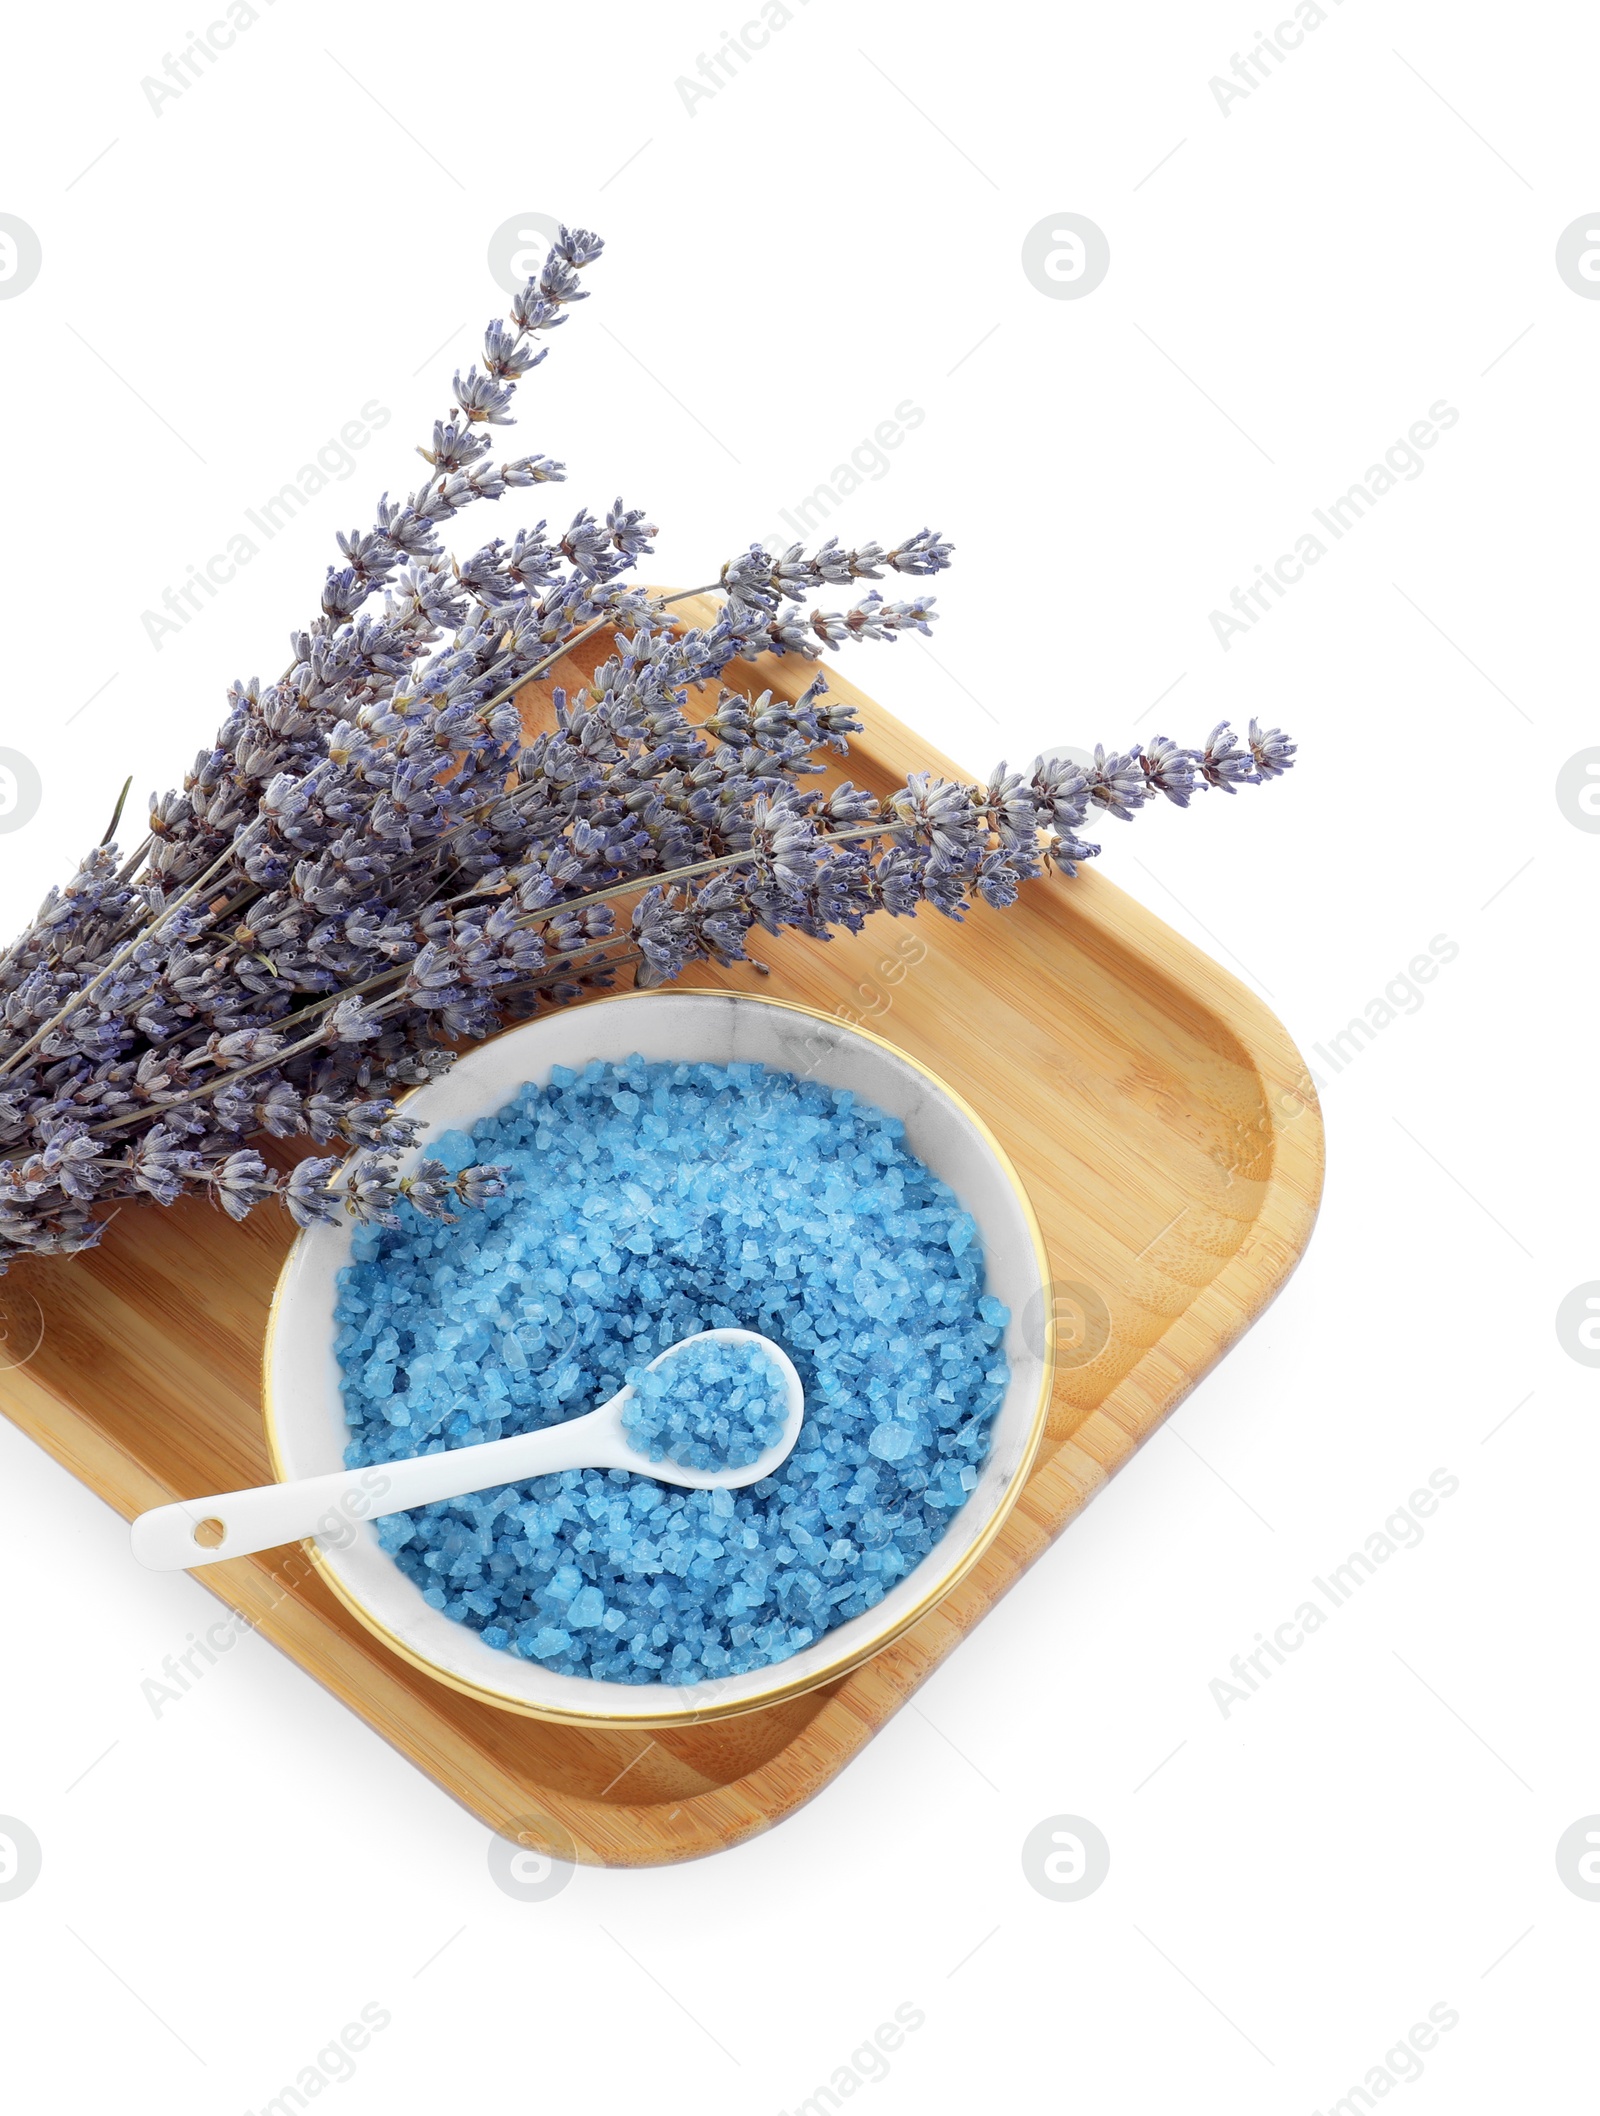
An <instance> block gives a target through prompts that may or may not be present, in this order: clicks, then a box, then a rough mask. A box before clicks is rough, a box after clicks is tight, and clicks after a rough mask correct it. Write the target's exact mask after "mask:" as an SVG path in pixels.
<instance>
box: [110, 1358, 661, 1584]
mask: <svg viewBox="0 0 1600 2116" xmlns="http://www.w3.org/2000/svg"><path fill="white" fill-rule="evenodd" d="M628 1393H629V1391H628V1390H626V1389H624V1390H623V1391H622V1392H621V1394H620V1395H618V1396H614V1397H613V1398H612V1399H611V1401H610V1402H609V1403H603V1404H601V1406H600V1408H599V1409H598V1410H595V1411H590V1412H589V1413H588V1415H587V1416H586V1417H583V1418H570V1419H568V1420H567V1421H566V1422H565V1423H564V1424H562V1425H552V1426H547V1427H546V1428H545V1429H544V1430H543V1431H542V1432H537V1433H514V1434H513V1435H512V1436H511V1437H510V1438H509V1439H507V1440H485V1441H483V1442H481V1443H480V1444H479V1445H478V1446H476V1447H454V1448H446V1449H445V1450H444V1451H443V1452H442V1453H440V1454H437V1455H412V1456H408V1457H407V1458H406V1459H405V1460H403V1461H400V1462H383V1463H378V1464H375V1465H374V1466H373V1467H372V1468H370V1469H349V1470H343V1469H342V1470H333V1471H330V1472H329V1473H328V1474H327V1475H326V1476H322V1477H302V1478H301V1479H299V1481H298V1482H295V1483H289V1484H258V1485H256V1486H255V1487H254V1488H253V1489H252V1490H249V1491H231V1492H214V1493H212V1495H211V1496H210V1497H209V1498H205V1499H177V1500H174V1501H173V1503H172V1504H171V1505H170V1506H156V1507H152V1508H151V1509H150V1511H149V1512H148V1513H142V1514H140V1515H139V1516H138V1518H137V1519H136V1520H135V1521H134V1523H133V1525H132V1531H131V1533H132V1540H133V1554H134V1556H135V1557H136V1558H137V1559H138V1560H139V1563H140V1564H141V1565H147V1566H149V1567H150V1569H151V1570H152V1571H153V1572H177V1571H181V1570H183V1569H185V1568H187V1567H189V1566H193V1565H216V1564H220V1563H222V1562H223V1561H224V1560H225V1559H227V1558H243V1557H248V1556H249V1555H250V1553H251V1552H252V1551H256V1550H271V1549H273V1548H274V1547H275V1546H276V1545H277V1544H280V1543H295V1542H298V1541H299V1540H300V1539H301V1538H302V1537H304V1536H316V1537H317V1538H318V1539H319V1541H321V1542H323V1543H326V1544H328V1545H329V1546H331V1547H333V1548H341V1547H343V1546H344V1545H345V1544H348V1543H350V1542H351V1541H353V1540H354V1537H355V1534H356V1531H357V1528H358V1527H359V1525H360V1523H361V1522H362V1521H371V1520H376V1519H377V1517H378V1516H379V1515H380V1514H397V1513H403V1512H404V1511H405V1509H406V1508H407V1507H410V1506H427V1505H429V1504H431V1502H432V1501H434V1500H435V1499H459V1498H462V1497H464V1496H465V1495H466V1494H467V1493H469V1492H477V1491H494V1490H498V1489H499V1488H500V1487H501V1486H502V1485H506V1484H521V1483H523V1482H525V1481H526V1480H527V1479H528V1478H529V1477H546V1476H549V1475H551V1474H552V1473H553V1472H554V1471H556V1470H563V1469H613V1468H621V1467H623V1466H624V1465H625V1464H626V1463H627V1462H628V1461H629V1460H630V1457H629V1455H628V1453H627V1450H626V1447H625V1445H623V1444H620V1443H621V1433H620V1428H619V1424H618V1420H617V1417H616V1410H617V1406H618V1404H619V1403H620V1402H621V1400H622V1396H626V1395H627V1394H628ZM219 1528H220V1530H221V1534H220V1535H219V1534H218V1533H217V1530H218V1529H219Z"/></svg>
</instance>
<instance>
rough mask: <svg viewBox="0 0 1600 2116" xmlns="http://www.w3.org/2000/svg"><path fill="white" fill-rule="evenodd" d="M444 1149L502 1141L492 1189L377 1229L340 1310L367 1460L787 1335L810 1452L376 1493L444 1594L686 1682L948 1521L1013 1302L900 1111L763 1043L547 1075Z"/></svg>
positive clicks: (384, 1536)
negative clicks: (722, 1335) (1000, 1290)
mask: <svg viewBox="0 0 1600 2116" xmlns="http://www.w3.org/2000/svg"><path fill="white" fill-rule="evenodd" d="M430 1151H433V1152H436V1153H438V1154H439V1155H440V1157H441V1158H444V1159H445V1160H446V1163H447V1165H453V1164H454V1163H456V1162H457V1161H459V1162H460V1165H462V1166H467V1165H469V1164H470V1163H471V1162H473V1161H492V1162H498V1163H501V1164H502V1165H504V1166H505V1167H506V1169H507V1171H508V1177H507V1188H506V1194H505V1195H504V1196H503V1197H499V1198H495V1199H491V1200H490V1202H489V1203H488V1204H487V1205H486V1206H485V1207H484V1208H483V1209H482V1210H480V1211H474V1212H471V1213H466V1214H463V1215H462V1217H461V1218H460V1220H459V1221H457V1222H456V1223H455V1224H454V1225H443V1224H441V1223H440V1222H439V1221H437V1220H428V1219H424V1218H423V1217H422V1216H421V1215H420V1214H418V1213H416V1212H414V1211H413V1210H412V1208H411V1207H410V1206H402V1208H401V1224H400V1225H399V1226H398V1227H395V1228H392V1229H383V1230H362V1237H363V1238H362V1239H361V1240H359V1241H358V1243H357V1245H356V1246H355V1247H354V1249H353V1251H352V1254H353V1256H354V1259H355V1260H354V1261H353V1262H352V1263H351V1264H350V1265H349V1266H348V1267H347V1268H346V1270H345V1271H344V1272H343V1273H342V1274H341V1278H340V1287H339V1298H338V1306H337V1310H336V1321H337V1339H336V1350H337V1354H338V1359H339V1364H340V1370H341V1375H342V1381H343V1393H344V1402H345V1411H346V1416H347V1418H348V1422H349V1427H350V1432H351V1436H352V1437H351V1444H350V1446H349V1447H348V1448H347V1450H346V1454H345V1460H346V1462H347V1464H348V1465H349V1466H350V1467H352V1468H360V1467H364V1466H366V1465H368V1464H372V1463H381V1462H389V1461H394V1460H397V1459H399V1458H400V1457H403V1456H408V1455H416V1454H435V1453H438V1452H439V1451H440V1450H442V1449H445V1448H451V1447H459V1446H466V1445H470V1444H471V1443H473V1442H475V1441H480V1440H496V1439H499V1438H501V1437H502V1436H504V1435H505V1434H508V1433H517V1432H526V1431H529V1430H532V1429H534V1428H538V1427H543V1426H549V1425H555V1424H558V1423H560V1422H561V1421H562V1420H564V1419H567V1418H573V1417H577V1416H579V1415H581V1414H582V1413H583V1412H585V1411H588V1410H591V1409H593V1408H594V1406H595V1405H597V1404H599V1403H602V1402H604V1401H605V1400H606V1398H607V1397H609V1396H613V1395H615V1394H616V1392H617V1391H618V1390H619V1389H620V1388H621V1387H622V1386H623V1384H624V1382H625V1381H626V1380H627V1379H628V1377H629V1376H630V1375H633V1374H636V1373H637V1372H638V1371H639V1370H640V1369H641V1368H643V1367H644V1366H646V1365H647V1364H648V1363H649V1361H651V1360H652V1359H654V1358H655V1357H656V1356H657V1355H658V1354H659V1353H661V1352H663V1351H665V1350H667V1349H668V1347H669V1346H672V1345H675V1344H677V1343H679V1342H680V1340H682V1339H683V1338H685V1337H690V1336H693V1335H694V1334H696V1333H697V1332H699V1331H702V1330H707V1329H717V1328H744V1329H749V1330H755V1331H759V1332H761V1333H762V1334H763V1335H764V1336H767V1337H770V1338H772V1339H773V1340H774V1341H775V1342H776V1343H777V1344H780V1345H781V1346H782V1347H783V1349H784V1350H785V1351H786V1352H787V1353H788V1355H789V1357H790V1358H791V1359H792V1360H793V1361H794V1363H795V1366H796V1367H797V1369H798V1370H799V1373H800V1378H801V1381H802V1383H803V1385H804V1388H805V1396H806V1415H805V1423H804V1425H803V1427H802V1429H801V1434H800V1439H799V1442H798V1444H797V1446H796V1447H795V1450H794V1452H793V1453H792V1454H791V1455H790V1456H789V1458H788V1460H787V1461H786V1462H785V1463H784V1464H783V1466H782V1467H781V1469H780V1470H779V1471H778V1473H777V1474H776V1475H775V1476H772V1477H763V1478H762V1479H760V1480H759V1481H758V1482H757V1483H755V1484H751V1485H747V1486H746V1487H745V1488H744V1489H743V1490H740V1491H689V1490H684V1489H682V1488H678V1487H674V1486H671V1485H666V1484H662V1483H660V1482H658V1481H657V1480H656V1479H654V1478H651V1477H646V1476H635V1475H632V1474H631V1473H629V1472H628V1471H625V1470H568V1471H564V1472H562V1473H561V1474H560V1475H558V1476H549V1477H536V1478H533V1479H532V1480H530V1481H529V1482H527V1483H525V1484H520V1485H510V1486H506V1487H505V1488H503V1489H501V1490H498V1491H485V1492H478V1493H475V1494H473V1495H472V1496H471V1497H468V1498H464V1499H451V1500H443V1501H440V1502H438V1503H436V1504H434V1505H432V1506H424V1507H419V1508H416V1509H414V1510H413V1511H411V1512H409V1513H404V1514H391V1515H389V1516H388V1517H387V1518H385V1519H383V1520H381V1521H380V1522H379V1523H378V1524H377V1532H378V1536H379V1540H380V1542H381V1543H382V1545H383V1547H384V1548H385V1549H386V1550H388V1551H390V1552H391V1553H392V1555H393V1557H394V1559H395V1562H396V1564H398V1565H399V1566H400V1567H401V1568H402V1570H403V1571H404V1572H405V1573H406V1574H407V1575H408V1576H409V1577H410V1578H411V1579H412V1580H414V1581H415V1582H416V1584H417V1586H418V1587H419V1588H420V1590H421V1591H422V1594H423V1598H424V1600H425V1601H426V1602H428V1603H429V1604H430V1606H432V1607H433V1608H436V1609H440V1610H443V1611H444V1613H445V1614H446V1615H447V1616H450V1617H452V1618H454V1619H455V1620H456V1621H457V1622H460V1623H464V1624H468V1625H470V1626H472V1628H474V1629H475V1630H477V1631H479V1632H480V1633H481V1635H482V1636H483V1638H484V1640H485V1641H486V1643H487V1644H489V1645H490V1646H493V1647H496V1648H499V1649H500V1650H502V1651H504V1652H507V1653H510V1654H514V1655H518V1656H520V1657H522V1658H524V1659H530V1660H534V1661H537V1662H539V1663H540V1664H541V1665H543V1666H545V1667H548V1668H552V1669H554V1670H556V1671H557V1672H559V1673H562V1674H567V1675H579V1676H590V1677H593V1678H595V1679H597V1680H601V1681H607V1682H624V1683H634V1684H638V1683H651V1682H672V1683H692V1682H698V1681H703V1680H706V1679H707V1678H710V1677H716V1676H727V1675H735V1674H741V1673H744V1672H745V1671H747V1670H749V1669H753V1668H760V1667H764V1666H767V1665H768V1664H770V1663H772V1662H776V1661H781V1660H784V1659H786V1658H787V1657H788V1656H789V1655H791V1654H793V1653H797V1652H799V1651H800V1650H801V1649H802V1648H803V1647H805V1646H808V1645H810V1644H811V1643H812V1642H813V1640H815V1639H818V1638H820V1637H822V1636H823V1635H824V1634H825V1633H826V1632H827V1631H829V1630H830V1629H832V1627H833V1626H834V1625H836V1624H840V1623H843V1622H845V1621H846V1620H847V1619H849V1618H850V1617H853V1616H858V1615H860V1614H862V1613H863V1612H864V1611H865V1610H868V1609H870V1608H872V1607H873V1606H874V1604H876V1603H877V1602H879V1601H881V1600H882V1598H883V1596H884V1595H885V1594H886V1593H887V1592H888V1591H889V1589H890V1588H891V1587H892V1586H893V1585H894V1583H895V1582H896V1580H898V1579H901V1578H903V1577H904V1575H905V1574H906V1573H908V1572H910V1571H911V1570H912V1568H913V1567H914V1566H915V1565H917V1564H918V1563H919V1562H920V1561H921V1559H922V1558H924V1557H925V1556H926V1555H927V1554H928V1552H929V1551H930V1550H931V1549H932V1548H933V1547H934V1545H935V1544H936V1543H937V1542H938V1541H939V1539H940V1537H941V1536H942V1535H943V1534H944V1533H945V1530H946V1529H947V1528H948V1526H949V1523H950V1519H951V1516H952V1514H953V1513H954V1511H955V1510H956V1509H957V1508H959V1507H960V1506H962V1505H964V1504H965V1502H966V1500H967V1497H968V1496H969V1494H970V1493H971V1491H972V1490H973V1488H974V1486H975V1485H976V1483H977V1480H978V1473H979V1471H980V1469H981V1468H982V1465H983V1463H984V1461H985V1459H986V1458H987V1455H988V1450H989V1436H990V1426H991V1423H992V1420H993V1417H994V1413H995V1410H996V1408H997V1407H998V1405H999V1403H1000V1401H1001V1398H1002V1397H1003V1395H1004V1393H1005V1388H1006V1384H1007V1380H1008V1369H1007V1366H1006V1360H1005V1354H1004V1350H1003V1348H1002V1347H1003V1338H1004V1332H1005V1327H1006V1324H1007V1322H1008V1321H1009V1320H1010V1317H1009V1314H1008V1311H1007V1310H1006V1308H1005V1305H1004V1304H1003V1303H1002V1302H1001V1301H999V1300H997V1299H996V1298H995V1297H994V1296H993V1295H992V1294H990V1293H987V1292H986V1291H985V1286H984V1271H983V1255H982V1245H981V1242H980V1240H979V1238H978V1231H977V1227H976V1223H975V1222H974V1221H973V1219H972V1217H971V1215H970V1214H968V1213H966V1212H965V1211H964V1210H963V1209H962V1206H961V1202H960V1200H959V1199H958V1198H957V1197H956V1196H955V1194H954V1193H953V1192H952V1191H951V1190H950V1189H949V1187H948V1186H947V1185H946V1184H944V1183H942V1182H940V1181H939V1180H938V1178H937V1177H935V1176H934V1175H932V1174H931V1173H930V1172H929V1170H928V1169H926V1168H925V1167H924V1166H923V1165H922V1164H921V1162H919V1161H918V1160H917V1159H916V1158H915V1157H914V1156H913V1155H912V1154H911V1153H910V1152H908V1151H907V1149H906V1146H905V1139H904V1127H903V1126H902V1125H901V1124H900V1122H899V1121H898V1120H897V1119H896V1118H893V1117H891V1116H888V1115H886V1114H885V1112H883V1111H882V1110H879V1109H875V1108H873V1107H872V1106H871V1105H870V1104H868V1103H863V1102H860V1101H858V1100H857V1099H856V1097H855V1096H854V1095H852V1094H851V1093H849V1092H848V1091H847V1090H844V1089H834V1088H828V1087H824V1086H822V1085H821V1084H820V1083H818V1082H816V1081H813V1080H804V1079H800V1078H797V1077H796V1076H795V1075H793V1074H790V1073H784V1072H776V1071H770V1070H768V1069H766V1068H765V1067H762V1066H759V1065H746V1064H740V1065H729V1066H713V1065H688V1064H659V1063H652V1064H647V1063H646V1062H645V1061H644V1060H643V1059H642V1058H639V1057H632V1058H629V1059H627V1060H626V1061H624V1062H623V1063H622V1064H620V1065H613V1064H608V1063H605V1062H602V1061H600V1060H595V1061H593V1062H591V1063H590V1064H589V1065H587V1066H586V1067H584V1068H583V1070H582V1072H581V1073H580V1072H576V1071H573V1070H571V1069H569V1068H566V1067H559V1066H558V1067H556V1068H555V1069H554V1070H553V1071H552V1074H551V1078H550V1082H549V1084H548V1085H547V1086H543V1087H539V1086H529V1087H526V1088H524V1089H523V1090H522V1091H521V1093H520V1094H518V1095H517V1096H516V1097H515V1098H514V1099H513V1100H512V1101H510V1102H509V1103H507V1105H506V1106H505V1107H504V1108H503V1109H501V1110H500V1111H498V1112H497V1113H496V1114H495V1115H494V1116H492V1117H488V1118H485V1119H483V1120H482V1121H481V1122H479V1123H478V1124H476V1125H474V1126H473V1128H472V1131H471V1134H470V1136H469V1135H468V1134H467V1133H465V1132H456V1133H449V1134H446V1135H445V1138H444V1139H443V1140H441V1141H436V1142H434V1143H433V1144H432V1146H431V1147H430ZM674 1364H675V1362H669V1363H668V1368H669V1369H670V1367H671V1366H672V1365H674ZM769 1364H770V1363H769ZM700 1394H701V1400H702V1402H705V1403H710V1402H711V1401H712V1399H711V1397H710V1396H709V1393H708V1392H707V1391H706V1390H704V1389H702V1390H701V1392H700ZM741 1408H742V1407H741ZM653 1414H654V1413H652V1415H653ZM715 1415H716V1413H715V1412H714V1411H713V1413H712V1417H713V1423H714V1419H715ZM693 1422H694V1421H693V1418H692V1417H691V1416H690V1415H689V1414H688V1413H685V1414H684V1418H683V1424H682V1427H681V1430H680V1431H679V1432H678V1433H677V1435H676V1437H677V1438H678V1440H680V1441H683V1440H686V1439H688V1436H689V1429H690V1426H691V1424H692V1423H693ZM670 1425H671V1417H670V1414H669V1418H668V1424H667V1427H664V1428H663V1431H667V1430H668V1429H669V1428H670ZM753 1429H754V1430H759V1429H760V1428H759V1427H756V1428H753ZM730 1436H731V1421H730ZM716 1438H717V1435H716V1434H715V1433H713V1434H711V1435H710V1436H709V1439H708V1436H706V1435H704V1434H701V1435H699V1436H697V1438H695V1439H694V1440H692V1441H690V1444H691V1445H694V1444H698V1445H709V1444H710V1442H711V1441H714V1440H715V1439H716ZM669 1444H670V1443H669ZM659 1459H663V1460H664V1459H666V1457H665V1455H663V1456H662V1457H661V1458H659ZM751 1459H753V1458H751Z"/></svg>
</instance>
